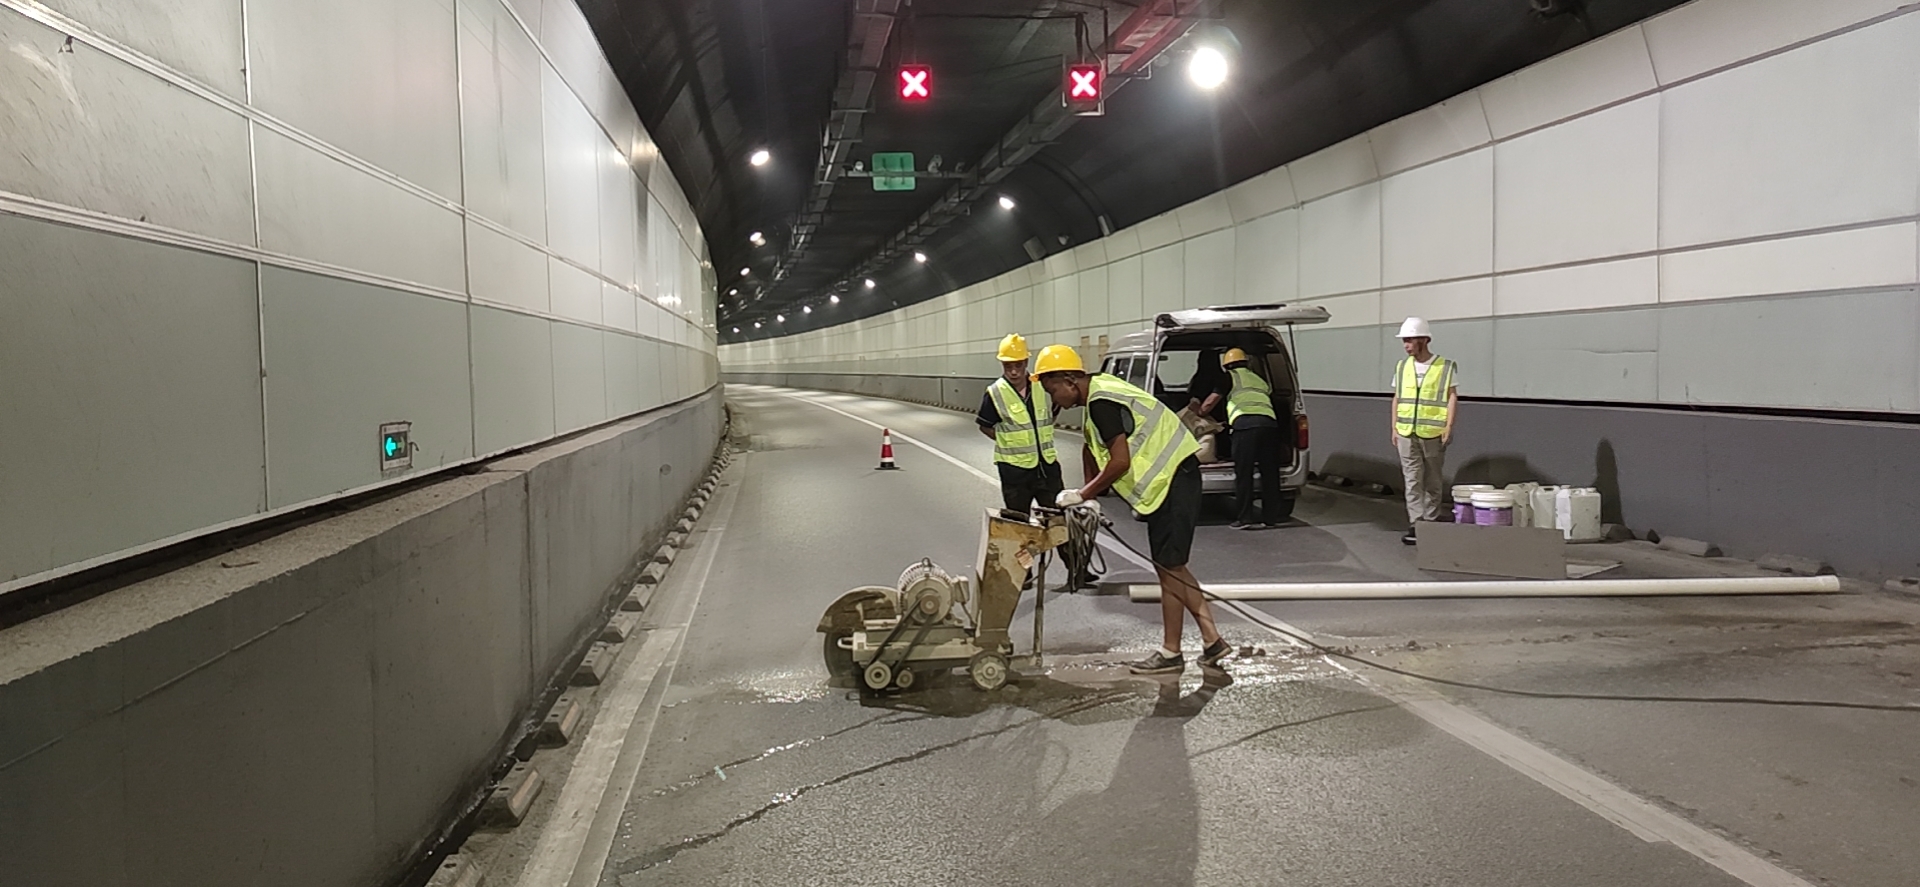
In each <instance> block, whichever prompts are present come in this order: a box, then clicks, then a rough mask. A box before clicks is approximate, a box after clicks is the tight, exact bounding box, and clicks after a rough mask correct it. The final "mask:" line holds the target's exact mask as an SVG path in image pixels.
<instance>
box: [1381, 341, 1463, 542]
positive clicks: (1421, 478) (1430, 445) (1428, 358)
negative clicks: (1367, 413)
mask: <svg viewBox="0 0 1920 887" xmlns="http://www.w3.org/2000/svg"><path fill="white" fill-rule="evenodd" d="M1400 342H1401V345H1402V346H1403V347H1404V348H1405V349H1406V352H1407V356H1406V358H1405V359H1403V360H1401V361H1400V364H1399V366H1398V367H1396V368H1395V369H1394V371H1393V447H1394V449H1395V450H1396V451H1397V452H1398V453H1399V454H1400V473H1401V477H1402V479H1403V480H1404V481H1405V482H1406V488H1407V522H1408V527H1407V534H1406V535H1405V536H1402V537H1400V541H1401V542H1404V543H1406V544H1408V545H1413V544H1415V543H1416V542H1417V541H1418V537H1417V534H1416V532H1415V529H1414V525H1417V524H1418V523H1420V522H1421V521H1437V520H1440V519H1441V509H1442V506H1443V504H1444V501H1445V498H1444V496H1445V494H1444V491H1445V489H1446V487H1445V486H1444V484H1445V481H1444V480H1443V474H1442V472H1443V471H1444V469H1445V463H1446V457H1447V445H1448V444H1451V443H1452V442H1453V417H1454V416H1456V415H1458V414H1459V411H1460V410H1459V407H1460V391H1459V389H1458V388H1457V387H1455V385H1454V376H1455V374H1456V373H1457V372H1458V370H1459V368H1458V366H1456V365H1455V364H1454V362H1453V361H1451V360H1448V359H1446V358H1444V357H1440V356H1437V355H1435V354H1434V353H1433V351H1432V350H1431V349H1430V348H1429V346H1430V345H1431V344H1432V343H1433V330H1432V329H1431V328H1430V327H1428V326H1427V322H1426V321H1425V320H1422V319H1420V318H1418V317H1409V318H1407V321H1406V323H1403V324H1401V325H1400Z"/></svg>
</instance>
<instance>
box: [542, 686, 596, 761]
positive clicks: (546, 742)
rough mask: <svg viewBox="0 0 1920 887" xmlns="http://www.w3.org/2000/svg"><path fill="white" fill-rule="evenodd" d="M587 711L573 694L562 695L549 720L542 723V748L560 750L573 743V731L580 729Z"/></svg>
mask: <svg viewBox="0 0 1920 887" xmlns="http://www.w3.org/2000/svg"><path fill="white" fill-rule="evenodd" d="M584 714H585V710H584V709H582V708H581V707H580V700H578V699H576V698H574V695H573V694H572V693H562V694H560V698H559V699H556V700H554V703H553V710H552V711H550V712H547V719H546V720H544V721H542V722H540V747H541V748H559V747H560V746H563V745H566V744H567V743H569V742H572V741H573V731H575V730H577V729H579V727H580V719H581V717H582V716H583V715H584Z"/></svg>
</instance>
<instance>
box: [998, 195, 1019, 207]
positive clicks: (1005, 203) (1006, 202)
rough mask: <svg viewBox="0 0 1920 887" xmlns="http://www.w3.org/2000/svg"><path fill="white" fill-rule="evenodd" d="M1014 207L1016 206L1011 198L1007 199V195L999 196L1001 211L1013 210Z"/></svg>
mask: <svg viewBox="0 0 1920 887" xmlns="http://www.w3.org/2000/svg"><path fill="white" fill-rule="evenodd" d="M1016 205H1017V204H1015V203H1014V202H1013V198H1011V197H1008V196H1007V195H1005V194H1002V195H1000V208H1001V209H1013V208H1014V207H1015V206H1016Z"/></svg>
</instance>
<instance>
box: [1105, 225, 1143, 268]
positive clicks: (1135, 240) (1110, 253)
mask: <svg viewBox="0 0 1920 887" xmlns="http://www.w3.org/2000/svg"><path fill="white" fill-rule="evenodd" d="M1103 239H1104V240H1105V241H1106V242H1107V261H1108V262H1109V263H1112V262H1118V261H1120V260H1121V259H1124V258H1127V257H1129V256H1137V255H1139V254H1140V229H1139V228H1138V227H1131V228H1122V229H1120V230H1118V231H1115V232H1113V233H1112V234H1110V235H1108V236H1107V237H1105V238H1103Z"/></svg>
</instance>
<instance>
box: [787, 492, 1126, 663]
mask: <svg viewBox="0 0 1920 887" xmlns="http://www.w3.org/2000/svg"><path fill="white" fill-rule="evenodd" d="M1095 514H1096V515H1097V512H1095ZM1086 526H1088V522H1087V521H1086V520H1084V519H1075V518H1074V517H1072V516H1071V513H1069V512H1057V511H1048V510H1041V509H1036V516H1034V517H1032V518H1028V517H1027V516H1025V515H1019V514H1012V513H1007V512H1002V511H999V510H997V509H996V510H989V511H987V512H986V517H985V521H984V524H983V526H982V528H981V539H980V560H979V571H978V574H977V580H976V581H969V579H968V578H967V577H963V576H954V575H952V574H950V573H948V572H947V571H945V570H943V569H941V568H940V567H939V566H938V565H936V564H934V563H933V562H932V561H931V560H921V561H919V562H918V563H915V564H913V565H912V566H910V567H908V568H907V569H906V571H905V572H903V573H901V574H900V578H899V580H898V581H897V582H895V583H894V584H893V585H892V586H880V585H875V586H867V587H864V588H856V589H854V590H852V591H850V592H847V593H846V594H844V595H841V596H840V599H839V600H836V601H834V603H833V605H832V606H830V607H828V608H827V612H826V613H825V615H823V616H821V617H820V624H819V626H818V629H817V630H818V631H820V632H821V633H822V634H824V635H825V636H826V637H825V638H824V639H823V641H822V650H821V652H822V655H823V656H824V658H825V659H826V663H827V671H828V673H829V674H831V675H833V676H834V677H835V678H837V679H851V680H853V681H855V682H856V683H857V684H858V685H859V686H860V687H863V688H865V689H866V690H868V691H871V692H880V691H883V690H887V689H899V690H906V689H910V688H912V687H913V686H914V684H915V683H916V682H917V681H918V680H919V676H920V674H921V673H932V672H934V671H947V670H951V669H954V668H958V667H961V666H965V667H966V669H967V674H968V676H969V677H970V678H972V680H973V685H974V686H975V687H978V688H980V689H981V690H988V691H991V690H997V689H999V688H1001V687H1002V686H1005V685H1006V683H1007V679H1008V678H1009V677H1010V676H1011V674H1012V658H1013V643H1012V641H1011V639H1010V637H1009V635H1008V628H1009V627H1010V625H1011V623H1012V621H1013V613H1014V610H1015V609H1016V608H1017V607H1018V606H1019V603H1020V595H1021V593H1022V584H1023V583H1024V582H1025V581H1026V578H1027V576H1028V574H1029V571H1031V572H1032V574H1033V575H1034V576H1035V577H1036V581H1035V583H1034V587H1035V588H1036V592H1035V593H1036V595H1041V597H1038V598H1036V601H1035V606H1034V649H1033V653H1032V656H1033V657H1034V658H1035V659H1037V658H1038V657H1039V655H1040V635H1041V629H1042V625H1043V624H1044V623H1043V619H1044V616H1043V613H1044V591H1045V584H1046V580H1045V576H1046V566H1047V561H1048V557H1049V553H1050V552H1052V551H1053V549H1055V548H1058V547H1060V546H1062V545H1065V544H1067V543H1068V542H1069V537H1070V536H1071V535H1074V533H1075V532H1076V531H1077V532H1079V533H1080V534H1081V535H1084V530H1082V529H1080V528H1084V527H1086ZM1095 526H1096V529H1097V524H1096V525H1095ZM1076 541H1077V542H1079V543H1082V545H1081V546H1080V547H1088V548H1090V547H1091V541H1090V540H1089V539H1079V540H1076Z"/></svg>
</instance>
